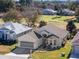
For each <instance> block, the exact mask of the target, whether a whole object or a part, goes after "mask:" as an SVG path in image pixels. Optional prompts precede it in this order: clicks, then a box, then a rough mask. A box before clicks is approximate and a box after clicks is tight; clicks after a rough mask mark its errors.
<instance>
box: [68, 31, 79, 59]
mask: <svg viewBox="0 0 79 59" xmlns="http://www.w3.org/2000/svg"><path fill="white" fill-rule="evenodd" d="M71 43H72V51H71V55H70V58H69V59H79V32H77V34H76V35H75V36H74V38H73V40H72V42H71Z"/></svg>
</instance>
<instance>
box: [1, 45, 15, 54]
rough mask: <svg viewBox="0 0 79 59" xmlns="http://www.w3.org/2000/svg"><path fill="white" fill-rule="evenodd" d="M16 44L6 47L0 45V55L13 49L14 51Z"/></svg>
mask: <svg viewBox="0 0 79 59" xmlns="http://www.w3.org/2000/svg"><path fill="white" fill-rule="evenodd" d="M15 47H16V44H14V45H11V46H7V45H0V54H6V53H9V52H11V51H12V50H13V49H15Z"/></svg>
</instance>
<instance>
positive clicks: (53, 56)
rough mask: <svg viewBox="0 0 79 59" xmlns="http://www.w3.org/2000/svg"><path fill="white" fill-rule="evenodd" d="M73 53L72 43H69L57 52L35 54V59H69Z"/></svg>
mask: <svg viewBox="0 0 79 59" xmlns="http://www.w3.org/2000/svg"><path fill="white" fill-rule="evenodd" d="M70 51H71V43H70V41H68V42H67V43H66V45H65V47H63V48H61V49H59V50H55V51H44V52H37V51H36V52H34V53H33V55H32V57H33V59H67V57H68V55H69V53H70ZM62 52H64V53H65V57H61V53H62Z"/></svg>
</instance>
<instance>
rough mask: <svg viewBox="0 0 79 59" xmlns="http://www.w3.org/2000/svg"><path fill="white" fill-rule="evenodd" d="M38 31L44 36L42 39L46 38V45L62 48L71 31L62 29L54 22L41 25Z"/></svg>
mask: <svg viewBox="0 0 79 59" xmlns="http://www.w3.org/2000/svg"><path fill="white" fill-rule="evenodd" d="M38 33H39V34H40V35H41V36H42V37H43V38H42V39H43V40H44V39H46V41H45V40H44V41H45V42H46V46H47V47H51V48H60V47H62V46H63V45H64V44H65V43H66V40H67V37H68V35H69V32H68V31H66V30H64V29H61V28H59V27H57V26H55V25H53V24H48V25H46V26H43V27H41V28H40V29H39V30H38Z"/></svg>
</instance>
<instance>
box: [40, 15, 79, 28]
mask: <svg viewBox="0 0 79 59" xmlns="http://www.w3.org/2000/svg"><path fill="white" fill-rule="evenodd" d="M69 19H75V16H51V15H50V16H49V15H41V16H39V18H38V20H40V21H45V22H47V23H53V24H54V25H56V26H58V27H60V28H62V29H65V28H66V25H67V22H68V21H69ZM75 25H76V27H77V29H79V23H75Z"/></svg>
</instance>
